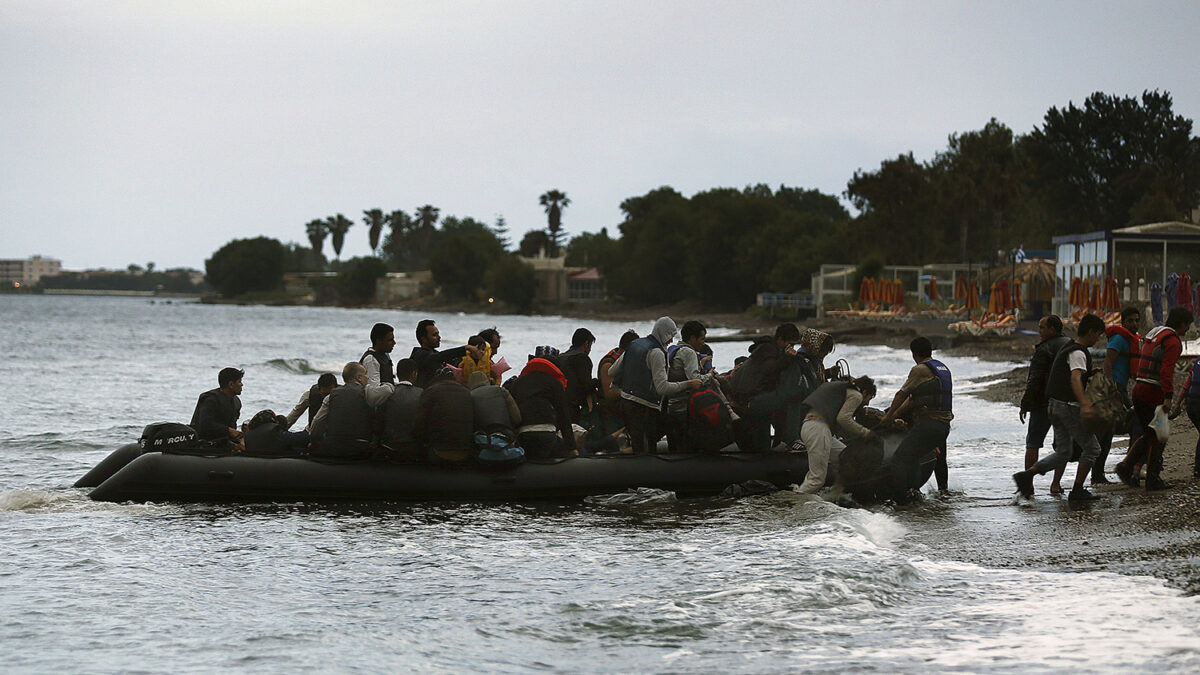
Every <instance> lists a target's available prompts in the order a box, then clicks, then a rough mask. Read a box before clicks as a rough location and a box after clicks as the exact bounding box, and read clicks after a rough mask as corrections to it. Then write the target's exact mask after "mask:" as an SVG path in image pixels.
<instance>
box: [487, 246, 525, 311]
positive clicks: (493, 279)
mask: <svg viewBox="0 0 1200 675" xmlns="http://www.w3.org/2000/svg"><path fill="white" fill-rule="evenodd" d="M483 282H484V287H485V288H486V289H487V292H488V294H489V296H490V297H494V298H496V299H497V300H501V301H503V302H506V303H508V304H510V305H512V306H513V307H515V308H516V310H517V311H518V312H528V311H530V310H531V309H532V308H533V298H534V296H535V295H537V276H536V275H535V274H534V271H533V268H532V267H530V266H529V265H527V264H525V263H524V262H521V259H520V258H518V257H517V256H516V255H514V254H511V253H506V254H504V255H501V256H500V257H499V258H498V259H497V260H496V261H495V263H494V264H493V265H492V266H491V267H489V268H488V271H487V273H486V274H484V277H483Z"/></svg>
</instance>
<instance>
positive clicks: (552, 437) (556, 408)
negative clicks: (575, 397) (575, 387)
mask: <svg viewBox="0 0 1200 675" xmlns="http://www.w3.org/2000/svg"><path fill="white" fill-rule="evenodd" d="M504 386H505V387H506V388H507V389H508V391H509V393H510V394H512V398H513V401H515V402H516V404H517V412H518V414H519V416H520V427H519V428H518V429H517V442H518V444H519V445H520V446H521V447H522V448H524V449H525V456H526V457H531V458H536V459H544V458H547V457H566V456H568V455H571V454H573V453H574V452H575V449H576V447H575V433H574V431H573V430H572V427H571V416H570V411H569V410H568V409H567V408H568V406H567V393H566V392H567V378H566V376H565V375H563V374H562V371H561V370H559V368H558V366H556V365H554V364H553V363H552V362H550V361H549V360H547V359H542V358H532V359H529V362H528V363H526V364H525V368H524V369H523V370H522V371H521V375H520V376H519V377H516V378H513V379H510V380H509V381H508V382H506V383H505V384H504Z"/></svg>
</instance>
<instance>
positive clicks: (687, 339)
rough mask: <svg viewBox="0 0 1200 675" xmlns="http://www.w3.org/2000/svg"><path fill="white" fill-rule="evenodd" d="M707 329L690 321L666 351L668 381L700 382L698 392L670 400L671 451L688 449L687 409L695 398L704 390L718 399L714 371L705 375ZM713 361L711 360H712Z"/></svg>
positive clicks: (669, 431)
mask: <svg viewBox="0 0 1200 675" xmlns="http://www.w3.org/2000/svg"><path fill="white" fill-rule="evenodd" d="M707 337H708V329H707V328H705V327H704V324H702V323H700V322H699V321H688V322H687V323H685V324H683V328H681V329H680V331H679V344H677V345H671V346H670V347H668V348H667V362H668V366H667V379H668V380H669V381H671V382H686V381H688V380H699V381H700V389H699V390H698V391H696V392H694V393H693V392H692V391H691V390H686V389H685V390H684V391H682V392H680V393H678V394H676V395H674V396H671V397H668V398H667V403H666V407H667V416H666V432H667V446H668V447H669V448H670V450H671V452H685V451H686V450H688V442H687V440H688V408H689V405H688V404H689V402H690V401H691V399H692V397H693V396H696V395H699V393H700V392H702V391H705V390H714V392H713V393H716V394H717V395H718V396H719V392H720V385H719V384H717V383H716V380H715V379H714V376H713V373H712V372H707V373H705V372H703V371H702V367H701V361H700V359H701V356H700V350H701V349H703V348H704V343H705V339H706V338H707ZM710 362H711V361H710Z"/></svg>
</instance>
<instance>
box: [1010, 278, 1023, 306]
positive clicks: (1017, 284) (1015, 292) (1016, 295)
mask: <svg viewBox="0 0 1200 675" xmlns="http://www.w3.org/2000/svg"><path fill="white" fill-rule="evenodd" d="M1012 301H1013V303H1012V306H1013V309H1025V303H1024V302H1023V301H1022V300H1021V280H1020V279H1014V280H1013V287H1012Z"/></svg>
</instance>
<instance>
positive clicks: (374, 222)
mask: <svg viewBox="0 0 1200 675" xmlns="http://www.w3.org/2000/svg"><path fill="white" fill-rule="evenodd" d="M386 221H387V217H386V216H384V215H383V210H382V209H371V210H370V211H363V224H364V225H366V226H367V236H368V237H369V241H370V243H371V254H372V255H374V254H375V252H376V250H378V249H379V235H381V234H383V224H384V222H386Z"/></svg>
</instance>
